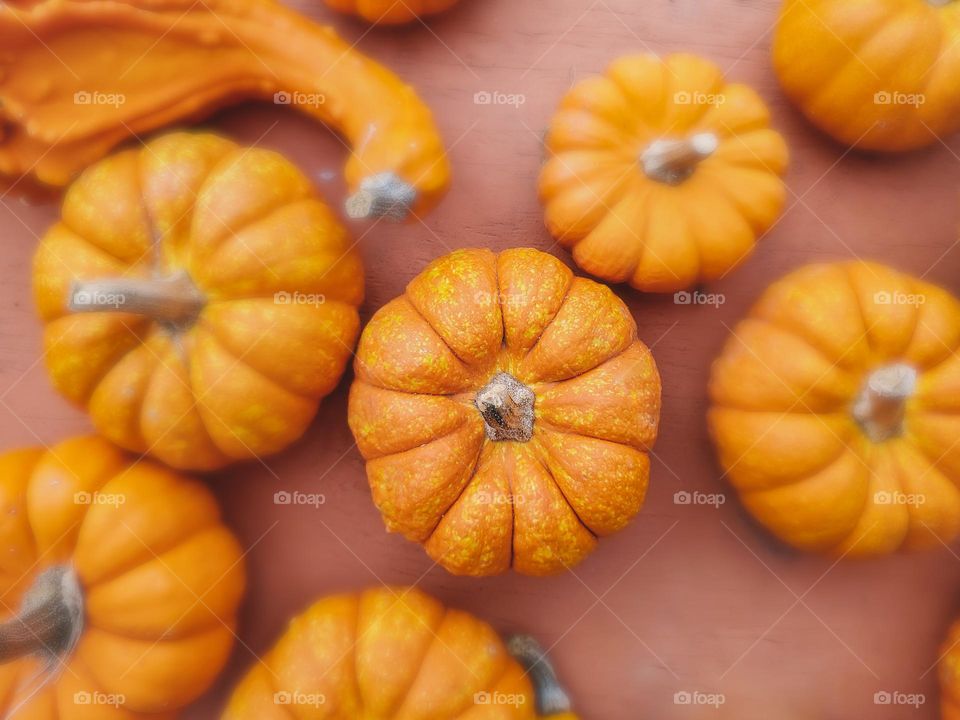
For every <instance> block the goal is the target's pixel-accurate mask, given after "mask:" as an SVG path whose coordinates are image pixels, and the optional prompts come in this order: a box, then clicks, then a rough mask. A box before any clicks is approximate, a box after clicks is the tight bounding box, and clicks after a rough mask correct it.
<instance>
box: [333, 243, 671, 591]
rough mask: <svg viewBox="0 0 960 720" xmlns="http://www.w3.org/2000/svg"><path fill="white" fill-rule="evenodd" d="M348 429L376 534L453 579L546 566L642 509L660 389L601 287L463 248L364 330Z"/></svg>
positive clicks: (621, 312)
mask: <svg viewBox="0 0 960 720" xmlns="http://www.w3.org/2000/svg"><path fill="white" fill-rule="evenodd" d="M355 370H356V375H357V379H356V381H355V382H354V385H353V387H352V388H351V391H350V406H349V422H350V428H351V429H352V430H353V434H354V436H355V437H356V439H357V445H358V447H359V448H360V452H361V453H362V454H363V456H364V458H365V459H366V461H367V476H368V478H369V481H370V487H371V489H372V491H373V498H374V501H375V502H376V504H377V507H379V508H380V511H381V512H382V513H383V517H384V520H385V522H386V525H387V528H388V529H389V530H391V531H393V532H400V533H402V534H403V535H404V536H405V537H407V538H408V539H410V540H413V541H416V542H419V543H422V544H423V545H424V546H425V547H426V550H427V552H428V553H429V554H430V556H431V557H432V558H434V559H435V560H436V561H437V562H438V563H440V564H442V565H443V566H444V567H446V568H447V569H448V570H450V571H451V572H454V573H458V574H469V575H489V574H494V573H500V572H504V571H506V570H507V569H509V568H510V567H511V566H513V568H514V569H516V570H517V571H519V572H521V573H525V574H530V575H543V574H548V573H555V572H559V571H561V570H563V569H564V568H567V567H570V566H573V565H575V564H577V563H578V562H580V561H581V560H582V559H583V558H584V557H585V556H586V555H587V554H588V553H590V552H591V551H592V550H593V548H594V546H595V545H596V542H597V537H598V536H602V535H609V534H611V533H614V532H616V531H618V530H620V529H621V528H623V527H624V526H625V525H626V524H627V522H628V521H629V520H630V519H631V518H632V517H633V516H634V515H635V514H636V513H637V512H638V511H639V510H640V507H641V505H642V504H643V499H644V494H645V491H646V487H647V480H648V475H649V464H650V462H649V458H648V455H647V451H648V450H649V449H650V447H651V446H652V444H653V442H654V439H655V437H656V433H657V423H658V420H659V410H660V380H659V376H658V374H657V369H656V365H655V363H654V361H653V357H652V356H651V354H650V351H649V350H648V349H647V347H646V346H645V345H644V344H643V343H642V342H640V341H639V340H638V339H637V328H636V324H635V323H634V321H633V318H632V317H631V316H630V312H629V310H628V309H627V307H626V306H625V305H624V304H623V302H622V301H621V300H620V299H619V298H617V296H616V295H614V294H613V292H611V290H610V289H609V288H608V287H606V286H604V285H600V284H598V283H595V282H593V281H591V280H586V279H583V278H575V277H573V274H572V273H571V272H570V270H569V269H568V268H567V267H566V266H565V265H564V264H563V263H561V262H560V261H559V260H557V259H556V258H554V257H552V256H550V255H547V254H546V253H542V252H538V251H536V250H530V249H515V250H507V251H505V252H502V253H500V254H499V255H495V254H494V253H492V252H490V251H489V250H459V251H456V252H453V253H451V254H449V255H446V256H444V257H442V258H440V259H438V260H436V261H434V262H433V263H431V264H430V265H429V266H427V268H426V269H425V270H424V271H423V272H422V273H420V275H418V276H417V277H416V278H414V279H413V280H412V281H411V282H410V284H409V285H408V286H407V291H406V293H405V294H404V295H403V296H401V297H399V298H396V299H395V300H393V301H391V302H389V303H388V304H387V305H385V306H384V307H382V308H381V309H380V310H379V311H378V312H377V313H376V315H374V317H373V318H372V319H371V321H370V323H369V324H368V325H367V327H366V329H365V330H364V332H363V334H362V336H361V339H360V344H359V347H358V350H357V358H356V361H355Z"/></svg>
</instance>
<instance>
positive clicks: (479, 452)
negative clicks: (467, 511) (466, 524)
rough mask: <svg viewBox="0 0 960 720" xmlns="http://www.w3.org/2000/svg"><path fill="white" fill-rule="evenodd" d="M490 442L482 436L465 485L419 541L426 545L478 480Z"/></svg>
mask: <svg viewBox="0 0 960 720" xmlns="http://www.w3.org/2000/svg"><path fill="white" fill-rule="evenodd" d="M464 425H466V423H464ZM460 427H463V426H462V425H461V426H460ZM458 429H459V428H458ZM449 434H450V433H447V435H449ZM447 435H444V436H443V437H446V436H447ZM440 439H441V438H437V440H440ZM430 442H431V443H432V442H434V441H433V440H431V441H430ZM489 442H491V441H490V440H487V438H486V436H481V438H480V446H479V447H478V448H477V455H476V457H474V458H473V462H471V463H470V472H469V474H468V475H467V481H466V482H465V483H464V484H463V487H462V488H460V492H458V493H457V496H456V497H455V498H454V499H453V502H451V503H450V504H449V505H447V507H446V508H445V509H444V510H443V512H441V513H440V515H439V516H438V517H437V521H436V522H435V523H434V524H433V527H432V528H430V532H429V533H427V535H426V537H425V538H424V539H423V540H421V541H418V542H419V543H420V544H421V545H426V544H427V543H428V542H429V541H430V538H432V537H433V534H434V533H435V532H436V531H437V528H438V527H440V523H441V522H443V517H444V516H445V515H446V514H447V513H448V512H450V510H451V509H452V508H453V506H454V505H456V504H457V503H458V502H460V498H462V497H463V494H464V493H465V492H466V491H467V489H468V488H469V487H470V486H471V485H473V483H474V480H476V477H477V468H478V467H479V465H480V458H481V457H482V456H483V449H484V447H486V445H487V443H489ZM425 444H426V445H429V444H430V443H425ZM420 447H422V446H420ZM404 537H406V533H404Z"/></svg>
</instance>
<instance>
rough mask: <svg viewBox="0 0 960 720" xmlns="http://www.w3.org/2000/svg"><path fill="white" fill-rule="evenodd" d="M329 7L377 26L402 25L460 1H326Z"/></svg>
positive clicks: (440, 10)
mask: <svg viewBox="0 0 960 720" xmlns="http://www.w3.org/2000/svg"><path fill="white" fill-rule="evenodd" d="M324 2H326V3H327V5H328V6H329V7H332V8H333V9H334V10H337V11H339V12H343V13H350V14H351V15H356V16H357V17H359V18H362V19H364V20H366V21H367V22H370V23H373V24H375V25H402V24H404V23H409V22H413V21H414V20H416V19H417V18H422V17H427V16H429V15H436V14H438V13H442V12H443V11H444V10H447V9H448V8H451V7H453V6H454V5H456V4H457V2H458V0H324Z"/></svg>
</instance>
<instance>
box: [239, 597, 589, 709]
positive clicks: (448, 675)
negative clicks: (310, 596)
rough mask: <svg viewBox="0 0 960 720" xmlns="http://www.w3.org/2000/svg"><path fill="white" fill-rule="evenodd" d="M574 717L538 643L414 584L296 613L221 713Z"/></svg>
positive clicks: (330, 600)
mask: <svg viewBox="0 0 960 720" xmlns="http://www.w3.org/2000/svg"><path fill="white" fill-rule="evenodd" d="M292 715H295V716H296V717H310V718H316V719H317V720H319V719H320V718H371V719H372V718H378V719H379V720H387V718H414V717H416V718H426V717H429V718H433V719H434V720H448V719H449V720H453V719H454V718H462V719H463V720H468V719H469V720H482V719H484V718H490V719H491V720H492V719H493V718H497V719H498V720H521V719H527V718H530V719H532V718H536V717H541V718H546V717H549V718H551V720H576V716H575V715H573V714H572V713H571V712H570V700H569V699H568V698H567V695H566V693H565V692H564V690H563V688H562V687H561V686H560V685H559V683H558V682H557V678H556V675H555V674H554V671H553V668H552V667H551V665H550V662H549V660H548V659H547V657H546V654H545V653H544V652H543V650H542V649H541V648H540V647H539V645H537V643H536V641H534V640H533V639H532V638H530V637H529V636H516V637H514V638H511V639H510V641H509V642H508V643H507V645H505V644H504V642H503V641H502V640H501V639H500V637H499V636H498V635H497V633H496V632H495V631H494V630H493V628H491V627H490V626H489V625H487V624H486V623H485V622H483V621H481V620H478V619H477V618H475V617H473V616H472V615H470V614H468V613H466V612H462V611H459V610H452V609H448V608H445V607H444V606H443V605H442V604H441V603H439V602H438V601H437V600H435V599H433V598H432V597H430V596H428V595H426V594H425V593H423V592H421V591H419V590H417V589H415V588H392V587H382V588H377V589H374V590H367V591H365V592H362V593H359V594H349V595H334V596H331V597H326V598H323V599H321V600H319V601H317V602H316V603H314V604H313V605H312V606H311V607H310V608H308V609H307V610H306V611H305V612H303V613H302V614H301V615H298V616H297V617H295V618H294V619H293V620H292V621H291V622H290V625H289V627H288V628H287V630H286V632H285V633H284V634H283V636H282V637H281V638H280V640H279V641H278V642H277V644H276V645H275V646H274V647H273V649H271V650H270V651H269V652H267V653H266V654H265V655H264V656H263V657H262V659H261V660H260V662H259V663H257V664H256V665H255V666H254V667H253V668H252V669H251V670H250V671H249V672H248V673H247V675H246V676H245V677H244V678H243V679H242V680H241V681H240V683H239V685H238V686H237V688H236V689H235V691H234V693H233V695H232V697H231V698H230V701H229V703H228V705H227V709H226V712H225V713H224V714H223V716H222V720H286V719H287V718H289V717H291V716H292Z"/></svg>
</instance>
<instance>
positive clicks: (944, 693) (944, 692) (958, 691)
mask: <svg viewBox="0 0 960 720" xmlns="http://www.w3.org/2000/svg"><path fill="white" fill-rule="evenodd" d="M938 669H939V674H940V718H941V720H960V621H955V622H954V623H953V624H952V625H951V626H950V630H949V632H948V633H947V639H946V640H945V641H944V642H943V646H942V647H941V648H940V661H939V668H938Z"/></svg>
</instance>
